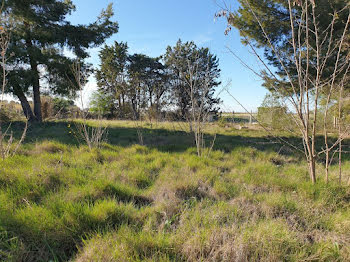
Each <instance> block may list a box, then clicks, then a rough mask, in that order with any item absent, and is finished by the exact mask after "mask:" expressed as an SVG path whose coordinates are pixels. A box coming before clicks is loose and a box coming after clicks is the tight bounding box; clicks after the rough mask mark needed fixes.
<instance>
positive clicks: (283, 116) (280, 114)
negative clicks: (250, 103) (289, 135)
mask: <svg viewBox="0 0 350 262" xmlns="http://www.w3.org/2000/svg"><path fill="white" fill-rule="evenodd" d="M257 120H258V121H259V122H260V123H261V124H262V125H263V126H264V127H267V128H271V129H273V130H280V131H290V130H293V126H294V123H293V118H292V116H291V115H290V113H288V111H287V108H286V106H284V105H283V104H282V103H281V102H280V98H279V97H277V96H276V94H274V93H269V94H267V95H266V96H265V99H264V101H263V102H262V104H261V106H260V107H259V108H258V115H257Z"/></svg>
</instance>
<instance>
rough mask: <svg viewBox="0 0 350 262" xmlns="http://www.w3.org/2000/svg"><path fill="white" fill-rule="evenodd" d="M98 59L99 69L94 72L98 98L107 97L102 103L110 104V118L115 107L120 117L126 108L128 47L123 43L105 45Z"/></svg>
mask: <svg viewBox="0 0 350 262" xmlns="http://www.w3.org/2000/svg"><path fill="white" fill-rule="evenodd" d="M99 58H100V68H99V69H98V70H96V80H97V85H98V87H99V92H100V97H104V98H106V97H108V99H107V100H106V99H104V101H110V102H112V105H110V106H109V108H110V111H111V112H110V114H111V116H112V115H114V111H115V108H116V107H117V108H118V109H119V110H118V111H119V112H118V113H119V116H121V115H123V112H124V111H125V107H126V92H127V64H128V45H127V43H123V42H121V43H118V42H115V43H114V45H112V46H107V45H105V46H104V47H103V48H102V50H101V51H100V54H99ZM115 100H117V103H115Z"/></svg>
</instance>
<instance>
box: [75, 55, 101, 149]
mask: <svg viewBox="0 0 350 262" xmlns="http://www.w3.org/2000/svg"><path fill="white" fill-rule="evenodd" d="M71 70H72V73H73V75H74V80H75V83H71V84H72V85H73V86H74V87H75V86H78V88H79V92H80V96H79V98H80V103H81V106H82V120H81V122H76V123H75V126H76V131H77V133H75V132H74V134H75V135H76V136H77V138H78V139H82V140H83V141H84V142H85V143H86V144H87V146H88V147H89V149H90V150H92V149H93V148H100V147H101V145H102V143H103V142H105V141H106V140H107V127H104V126H103V123H102V119H101V117H100V116H99V118H98V123H97V126H91V125H89V124H88V121H87V112H86V110H85V108H84V98H83V89H84V86H85V85H86V84H87V81H88V79H87V78H88V75H87V74H86V72H83V71H82V69H81V63H80V61H76V62H75V63H74V64H73V65H72V67H71Z"/></svg>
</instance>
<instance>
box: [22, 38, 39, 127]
mask: <svg viewBox="0 0 350 262" xmlns="http://www.w3.org/2000/svg"><path fill="white" fill-rule="evenodd" d="M26 45H27V48H28V49H29V50H31V49H32V48H33V44H32V41H31V40H30V39H27V40H26ZM29 61H30V67H31V71H32V74H33V76H32V77H33V78H32V85H33V102H34V115H35V117H36V120H37V121H38V122H39V123H41V122H42V121H43V119H42V114H41V98H40V76H39V71H38V64H37V62H36V61H35V59H34V58H33V56H32V54H31V52H29Z"/></svg>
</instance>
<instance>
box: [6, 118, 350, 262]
mask: <svg viewBox="0 0 350 262" xmlns="http://www.w3.org/2000/svg"><path fill="white" fill-rule="evenodd" d="M90 124H91V125H96V124H97V122H96V121H92V122H90ZM104 124H105V125H107V126H108V128H107V131H108V140H106V142H105V143H104V144H103V145H102V146H101V148H100V149H93V150H91V151H90V150H89V149H88V147H87V146H86V145H85V144H84V143H83V142H82V141H79V140H77V139H76V136H75V132H76V130H75V123H74V122H66V121H61V122H60V121H58V122H46V123H43V124H40V125H39V124H37V125H33V126H31V127H30V128H29V130H28V134H27V137H26V140H25V142H24V144H23V145H22V147H21V148H20V150H19V152H18V153H17V154H16V155H15V156H13V157H10V158H7V159H5V160H3V161H2V160H0V260H1V261H29V262H30V261H75V262H85V261H265V262H274V261H276V262H277V261H350V188H349V187H348V186H346V185H345V183H344V185H339V184H338V183H337V176H336V174H337V166H336V165H334V166H331V170H330V171H331V179H330V182H329V183H328V184H326V183H325V182H324V179H323V167H322V166H321V164H319V165H318V166H317V170H318V178H319V180H318V182H317V183H316V185H312V183H311V182H310V181H309V175H308V172H307V165H306V163H305V161H304V159H303V156H302V155H299V154H297V153H295V152H294V151H292V150H290V149H288V148H287V147H285V146H282V145H280V144H278V143H274V142H273V141H272V140H271V137H268V136H266V134H265V133H264V132H262V131H261V130H259V129H254V130H250V129H242V130H237V129H235V128H233V127H232V126H218V125H216V124H211V125H210V126H209V128H208V130H207V132H208V134H207V140H208V141H210V140H211V138H212V136H213V134H214V133H216V134H217V136H216V141H215V145H214V147H213V150H212V151H211V152H210V154H209V152H208V155H206V156H203V157H198V156H197V153H196V149H195V145H194V144H193V138H192V135H191V134H190V133H189V132H186V130H185V129H184V128H183V126H184V124H183V125H180V124H178V123H153V124H150V123H143V124H142V126H139V124H137V123H135V122H131V121H105V122H104ZM22 126H23V124H22V123H14V124H13V125H12V128H13V129H14V130H16V129H17V130H21V128H22ZM138 130H139V131H140V130H141V132H142V135H143V142H144V145H139V140H138V134H137V131H138ZM281 135H283V134H281ZM285 139H288V140H289V141H292V142H294V143H302V142H301V140H299V139H298V138H294V137H288V136H286V137H285ZM208 143H209V142H208ZM343 173H344V179H345V180H346V179H347V178H348V177H349V175H350V161H349V159H348V156H346V157H345V159H344V163H343Z"/></svg>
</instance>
